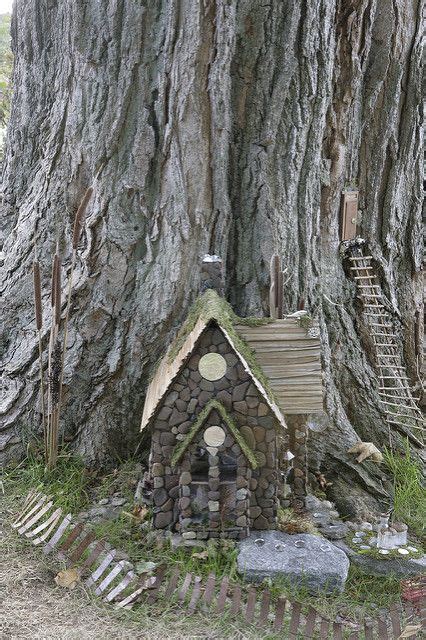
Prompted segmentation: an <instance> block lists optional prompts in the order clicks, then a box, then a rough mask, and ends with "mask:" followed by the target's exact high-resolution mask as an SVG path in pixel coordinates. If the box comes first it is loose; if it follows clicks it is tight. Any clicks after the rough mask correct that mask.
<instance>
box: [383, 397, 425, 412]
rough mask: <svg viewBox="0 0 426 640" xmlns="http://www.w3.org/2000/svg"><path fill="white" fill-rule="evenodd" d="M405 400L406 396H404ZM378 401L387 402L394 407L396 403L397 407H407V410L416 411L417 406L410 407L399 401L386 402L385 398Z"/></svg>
mask: <svg viewBox="0 0 426 640" xmlns="http://www.w3.org/2000/svg"><path fill="white" fill-rule="evenodd" d="M404 399H405V400H406V398H404ZM380 402H382V403H383V404H388V405H390V406H391V407H394V406H395V405H398V408H399V409H407V411H418V409H417V408H415V407H410V406H408V405H406V404H401V403H400V402H387V401H386V400H382V399H380Z"/></svg>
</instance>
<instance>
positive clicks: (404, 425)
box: [386, 413, 424, 445]
mask: <svg viewBox="0 0 426 640" xmlns="http://www.w3.org/2000/svg"><path fill="white" fill-rule="evenodd" d="M386 417H387V418H388V422H391V423H392V424H398V425H399V426H400V427H404V428H405V429H407V430H408V427H410V429H421V430H422V431H424V429H423V427H415V426H414V425H407V424H404V422H399V421H398V420H394V419H392V420H390V419H389V414H388V413H387V414H386ZM411 435H412V434H411ZM416 440H417V438H416ZM418 442H419V441H418ZM419 445H420V442H419Z"/></svg>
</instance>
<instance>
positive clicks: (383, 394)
mask: <svg viewBox="0 0 426 640" xmlns="http://www.w3.org/2000/svg"><path fill="white" fill-rule="evenodd" d="M402 391H403V389H402ZM379 396H383V397H385V398H393V399H394V400H406V399H407V398H406V396H405V395H399V396H393V395H391V394H390V393H383V392H382V391H379ZM413 400H417V398H413Z"/></svg>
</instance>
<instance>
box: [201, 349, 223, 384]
mask: <svg viewBox="0 0 426 640" xmlns="http://www.w3.org/2000/svg"><path fill="white" fill-rule="evenodd" d="M198 371H199V372H200V374H201V375H202V377H203V378H204V379H205V380H210V381H212V382H213V381H214V380H220V378H223V376H224V375H225V373H226V360H225V358H224V357H223V356H221V355H220V354H219V353H206V355H205V356H203V357H202V358H200V362H199V364H198Z"/></svg>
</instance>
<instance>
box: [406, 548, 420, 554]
mask: <svg viewBox="0 0 426 640" xmlns="http://www.w3.org/2000/svg"><path fill="white" fill-rule="evenodd" d="M407 549H408V551H412V552H413V553H417V552H418V549H416V547H407Z"/></svg>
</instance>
